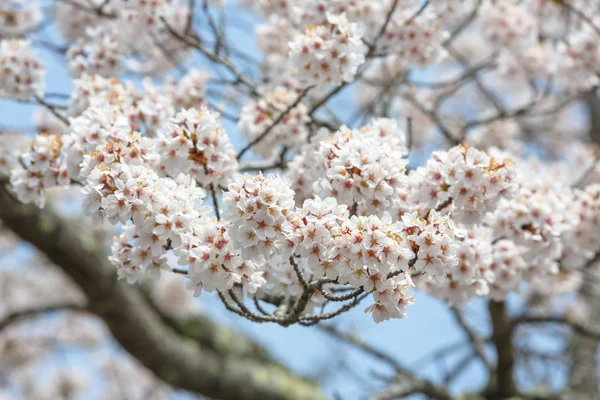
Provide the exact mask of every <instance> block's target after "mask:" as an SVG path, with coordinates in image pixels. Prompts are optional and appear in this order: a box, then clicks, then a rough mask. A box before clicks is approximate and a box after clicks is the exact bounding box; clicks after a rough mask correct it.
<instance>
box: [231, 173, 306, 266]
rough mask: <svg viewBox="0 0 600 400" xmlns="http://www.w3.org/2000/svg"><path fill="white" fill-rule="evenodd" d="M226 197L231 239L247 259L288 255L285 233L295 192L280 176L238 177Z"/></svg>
mask: <svg viewBox="0 0 600 400" xmlns="http://www.w3.org/2000/svg"><path fill="white" fill-rule="evenodd" d="M228 189H229V190H228V191H227V192H226V193H224V194H223V204H224V206H225V207H226V211H225V213H224V215H223V218H224V219H225V220H226V221H227V223H228V229H229V231H230V234H231V236H232V237H233V238H234V239H235V244H236V245H237V246H238V248H239V249H240V251H241V254H242V256H244V258H245V259H249V260H253V261H256V262H264V261H265V260H267V261H268V260H269V259H270V258H271V257H272V256H273V255H274V254H276V253H277V254H279V255H281V254H287V255H289V254H290V252H289V247H290V246H289V245H288V243H287V240H286V232H287V231H289V225H290V222H289V220H288V218H290V214H291V212H292V209H293V208H294V206H295V204H294V192H293V191H292V189H291V188H290V186H289V182H287V181H286V180H285V179H284V178H281V177H279V176H267V177H265V176H262V175H249V174H247V175H237V176H236V177H235V178H234V180H233V182H231V183H230V184H229V187H228Z"/></svg>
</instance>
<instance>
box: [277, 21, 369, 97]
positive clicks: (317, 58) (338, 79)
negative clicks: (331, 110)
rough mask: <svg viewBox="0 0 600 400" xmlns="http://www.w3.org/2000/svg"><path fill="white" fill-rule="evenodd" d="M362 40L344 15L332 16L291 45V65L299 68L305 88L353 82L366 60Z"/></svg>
mask: <svg viewBox="0 0 600 400" xmlns="http://www.w3.org/2000/svg"><path fill="white" fill-rule="evenodd" d="M361 39H362V36H361V34H360V32H359V30H358V26H357V25H356V24H354V23H351V22H349V21H348V19H347V18H346V17H345V16H344V15H333V14H330V15H328V16H327V21H326V23H324V24H322V25H308V26H307V27H306V28H305V30H304V34H303V35H300V36H297V37H296V38H295V40H294V41H292V42H291V43H290V53H289V55H290V60H289V62H290V64H291V65H294V66H298V68H299V69H298V79H299V81H300V82H301V83H302V84H303V85H304V86H305V87H309V86H313V85H317V86H323V85H339V84H341V83H342V82H352V81H353V80H354V75H355V74H356V72H357V70H358V67H360V65H361V64H362V63H363V62H364V61H365V53H366V47H365V45H364V44H363V42H362V40H361Z"/></svg>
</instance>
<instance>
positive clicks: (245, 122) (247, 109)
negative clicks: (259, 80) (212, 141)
mask: <svg viewBox="0 0 600 400" xmlns="http://www.w3.org/2000/svg"><path fill="white" fill-rule="evenodd" d="M297 97H298V95H297V94H296V93H295V92H294V91H291V90H287V89H284V88H277V89H275V90H273V91H271V92H268V93H266V94H265V95H264V96H261V98H260V99H259V100H252V101H250V102H249V103H248V104H246V105H245V106H244V108H243V109H242V112H241V114H240V120H239V122H238V126H239V127H240V129H241V131H242V132H243V133H244V134H245V135H246V137H247V138H248V141H249V142H251V141H253V140H255V139H257V138H258V137H260V135H262V134H264V132H265V131H266V130H267V129H269V128H270V127H271V125H273V124H274V122H275V121H277V120H279V123H278V124H277V125H276V126H274V127H273V128H271V130H270V131H269V133H268V134H269V139H268V140H263V141H261V142H258V143H257V144H256V145H254V146H253V147H252V149H253V151H254V152H255V153H257V154H259V155H261V156H263V157H270V156H273V155H274V154H276V153H277V152H278V151H279V150H280V149H281V148H282V147H286V148H289V149H296V148H298V147H300V146H302V145H303V144H304V143H306V140H307V137H308V129H307V127H306V125H307V123H308V122H309V121H310V117H309V116H308V108H307V107H306V105H304V104H302V103H300V104H298V105H296V106H295V107H293V108H290V107H291V106H292V105H293V104H294V103H295V101H296V99H297ZM282 113H285V114H284V115H283V117H282V116H281V114H282Z"/></svg>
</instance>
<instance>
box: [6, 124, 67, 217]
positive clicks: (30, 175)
mask: <svg viewBox="0 0 600 400" xmlns="http://www.w3.org/2000/svg"><path fill="white" fill-rule="evenodd" d="M62 146H63V142H62V136H60V135H44V134H41V135H37V136H36V137H35V139H33V140H32V141H31V143H30V145H29V147H28V148H27V149H26V150H25V151H24V152H23V153H21V157H20V160H21V162H22V164H23V167H24V168H15V169H13V170H12V174H11V177H10V183H11V185H12V187H13V189H14V191H15V195H16V196H17V198H18V199H19V201H21V202H23V203H26V204H27V203H34V204H36V205H37V206H39V207H42V206H43V205H44V202H45V200H46V191H47V190H48V189H52V188H56V187H65V186H68V185H69V184H70V183H71V180H70V179H69V174H68V172H67V165H66V163H65V162H64V159H63V157H62V156H61V149H62Z"/></svg>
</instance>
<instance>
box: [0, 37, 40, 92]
mask: <svg viewBox="0 0 600 400" xmlns="http://www.w3.org/2000/svg"><path fill="white" fill-rule="evenodd" d="M45 73H46V72H45V69H44V67H43V66H42V64H40V62H39V61H38V60H37V58H36V57H35V55H34V54H33V52H32V51H31V50H30V49H29V42H28V41H27V40H20V39H13V40H11V39H5V40H0V97H8V98H11V99H15V100H22V101H27V100H30V99H31V98H32V97H36V96H37V97H42V96H43V95H44V76H45Z"/></svg>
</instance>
